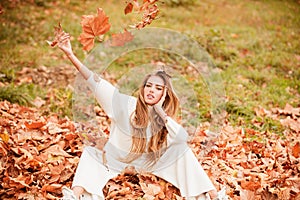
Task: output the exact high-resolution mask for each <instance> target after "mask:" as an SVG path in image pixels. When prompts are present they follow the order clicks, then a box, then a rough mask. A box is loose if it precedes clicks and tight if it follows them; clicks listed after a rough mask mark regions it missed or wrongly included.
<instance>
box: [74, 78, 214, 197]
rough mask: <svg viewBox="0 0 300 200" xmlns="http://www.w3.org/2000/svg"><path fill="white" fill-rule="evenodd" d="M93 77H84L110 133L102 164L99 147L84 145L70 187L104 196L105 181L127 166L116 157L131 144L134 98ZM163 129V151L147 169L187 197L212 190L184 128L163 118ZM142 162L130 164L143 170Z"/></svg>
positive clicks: (169, 119)
mask: <svg viewBox="0 0 300 200" xmlns="http://www.w3.org/2000/svg"><path fill="white" fill-rule="evenodd" d="M93 77H94V76H93V75H92V76H90V78H89V79H88V80H87V81H88V84H89V86H90V88H91V89H92V91H93V92H94V95H95V98H96V99H97V101H98V102H99V104H100V105H101V107H102V108H103V110H104V111H105V113H106V114H107V115H108V116H109V117H110V119H111V129H110V130H111V132H110V135H109V140H108V142H107V144H106V145H105V147H104V149H105V151H106V160H107V163H106V165H104V163H103V157H102V153H103V152H102V151H101V150H99V149H97V148H95V147H91V146H87V147H85V148H84V150H83V152H82V155H81V158H80V161H79V163H78V166H77V169H76V173H75V176H74V180H73V184H72V187H74V186H81V187H83V188H84V189H85V190H86V191H87V192H88V193H91V194H94V195H98V196H99V197H103V198H104V195H103V192H102V189H103V187H104V186H105V185H106V183H107V182H108V180H109V179H111V178H114V177H116V176H117V175H118V174H120V172H122V171H123V169H124V168H125V167H126V166H128V164H127V163H123V162H120V161H119V160H118V158H124V156H126V155H127V154H128V152H129V150H130V147H131V133H130V123H129V120H130V115H131V113H132V112H133V111H134V110H135V106H136V98H135V97H132V96H128V95H125V94H122V93H120V92H119V91H118V89H117V88H115V87H114V86H113V85H111V84H110V83H109V82H107V81H105V80H103V79H101V81H95V80H94V78H93ZM166 128H167V130H168V136H167V144H168V146H167V150H166V152H165V153H164V154H163V155H162V157H161V158H160V160H159V161H158V162H157V164H156V165H155V166H154V168H153V169H152V170H151V171H150V172H151V173H153V174H154V175H156V176H158V177H161V178H163V179H164V180H166V181H168V182H170V183H172V184H173V185H174V186H176V187H177V188H179V190H180V192H181V195H182V196H183V197H187V198H188V199H192V198H193V197H197V196H199V195H201V194H203V193H205V192H208V191H210V190H214V189H215V187H214V185H213V184H212V182H211V180H210V179H209V177H208V176H207V174H206V173H205V171H204V170H203V168H202V167H201V165H200V164H199V162H198V160H197V159H196V157H195V156H194V154H193V152H192V150H191V149H190V148H189V147H188V145H187V138H188V134H187V132H186V131H185V130H184V128H183V127H182V126H181V125H179V124H178V123H176V122H175V121H174V120H173V119H171V118H170V117H168V118H167V123H166ZM148 136H149V135H148ZM149 137H150V136H149ZM144 161H145V156H141V157H139V158H138V159H136V160H135V161H133V162H132V163H130V165H133V166H135V168H136V169H137V171H143V170H145V169H144V168H143V166H144V165H143V163H144Z"/></svg>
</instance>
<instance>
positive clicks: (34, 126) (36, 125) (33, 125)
mask: <svg viewBox="0 0 300 200" xmlns="http://www.w3.org/2000/svg"><path fill="white" fill-rule="evenodd" d="M24 124H25V126H26V128H29V129H39V128H41V127H43V126H44V125H45V123H44V122H30V123H28V122H24Z"/></svg>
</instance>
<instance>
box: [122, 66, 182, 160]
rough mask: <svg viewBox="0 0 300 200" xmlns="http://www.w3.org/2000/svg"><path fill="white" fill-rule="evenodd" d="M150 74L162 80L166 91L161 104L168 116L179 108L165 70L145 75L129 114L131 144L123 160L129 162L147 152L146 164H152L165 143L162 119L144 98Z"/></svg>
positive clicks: (165, 133) (174, 114) (166, 132)
mask: <svg viewBox="0 0 300 200" xmlns="http://www.w3.org/2000/svg"><path fill="white" fill-rule="evenodd" d="M151 76H158V77H160V78H161V79H162V80H163V81H164V85H165V89H166V88H167V93H166V97H165V101H164V103H163V105H162V107H163V109H164V111H165V112H166V114H167V115H168V116H169V117H172V118H173V117H175V116H176V114H177V111H178V108H179V100H178V98H177V96H176V94H175V92H174V90H173V86H172V83H171V77H170V76H169V75H168V74H167V73H166V72H165V71H161V70H160V71H157V72H156V73H154V74H149V75H147V76H146V77H145V79H144V81H143V83H142V85H141V86H140V88H139V93H138V97H137V105H136V110H135V111H134V112H133V113H132V115H131V120H130V124H131V129H132V145H131V149H130V152H129V154H128V155H127V157H126V158H125V161H126V162H128V163H130V162H132V161H133V160H135V159H137V158H138V157H140V156H141V155H142V154H143V153H147V161H146V163H145V164H146V165H148V166H153V165H154V164H155V163H156V162H157V161H158V159H159V158H160V157H161V156H162V154H163V152H164V149H165V148H163V147H166V145H167V134H168V131H167V129H166V127H165V124H164V122H163V120H162V119H161V118H160V117H159V115H158V114H157V113H156V112H155V111H154V110H150V112H149V110H148V109H149V108H148V105H147V104H146V102H145V100H144V87H145V85H146V83H147V81H148V79H149V78H150V77H151ZM149 122H150V130H151V138H150V141H149V143H148V148H147V151H146V147H147V139H146V138H147V136H146V130H147V127H148V124H149Z"/></svg>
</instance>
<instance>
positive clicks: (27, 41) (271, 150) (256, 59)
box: [0, 0, 300, 199]
mask: <svg viewBox="0 0 300 200" xmlns="http://www.w3.org/2000/svg"><path fill="white" fill-rule="evenodd" d="M163 2H164V3H159V4H158V5H159V9H160V13H159V18H158V19H156V20H154V21H153V22H152V24H151V25H149V27H160V28H168V29H172V30H176V31H178V32H180V33H183V34H186V35H188V36H189V37H191V38H192V39H194V40H196V41H197V42H198V43H199V44H200V45H201V46H202V47H203V48H204V49H205V50H206V51H207V52H208V53H209V54H210V55H211V58H212V60H213V61H214V63H215V66H216V68H217V69H218V70H219V72H220V75H221V77H222V79H223V81H224V88H225V93H226V108H225V111H226V120H225V122H224V127H223V130H222V131H221V132H220V133H218V135H219V137H218V139H214V140H213V141H209V140H207V138H208V135H206V132H205V125H207V124H209V122H210V120H211V118H210V117H211V115H210V111H209V106H208V104H209V102H206V101H205V100H204V101H203V99H206V97H207V95H209V94H205V88H203V87H205V86H203V84H202V86H201V84H198V85H197V84H195V90H196V91H198V93H199V101H200V102H201V101H203V102H202V104H201V105H200V108H199V112H200V113H201V119H199V120H200V121H201V122H203V126H202V127H201V128H200V130H199V131H198V133H197V135H196V136H195V137H194V138H193V139H192V140H191V142H190V145H191V146H192V147H193V150H194V152H195V154H196V156H197V157H198V158H199V162H201V163H202V165H203V166H204V169H205V170H206V171H207V172H208V174H209V175H210V177H211V179H212V180H213V182H214V183H215V185H216V187H217V188H218V189H221V187H222V186H226V188H227V194H228V195H229V196H230V198H232V199H272V198H274V199H299V198H300V196H299V192H300V186H299V185H300V178H299V173H300V166H299V163H300V162H299V156H300V143H299V136H298V134H299V133H300V119H299V118H300V101H299V99H300V81H299V80H300V42H299V41H300V15H299V13H300V2H299V1H297V0H287V1H279V0H266V1H258V0H245V1H238V0H230V1H213V0H203V1H192V0H190V1H189V0H166V1H163ZM125 6H126V2H125V1H120V0H106V1H100V0H98V1H88V0H86V1H70V0H66V1H50V0H46V1H41V0H24V1H17V0H9V1H3V2H1V3H0V46H1V47H0V100H1V107H0V109H1V119H0V136H1V139H0V155H1V158H0V160H1V163H0V180H1V183H0V198H1V199H3V198H5V199H9V198H11V199H14V198H16V197H18V198H19V199H22V198H23V199H30V198H33V199H34V198H35V197H37V196H38V197H39V198H48V199H51V198H55V197H57V196H60V195H61V192H60V188H61V187H62V185H70V183H71V180H72V175H73V173H74V170H75V167H76V164H77V162H78V157H79V156H80V153H81V150H82V142H81V140H80V138H78V134H77V132H76V130H75V128H74V124H73V122H72V117H73V116H72V93H73V87H72V84H73V81H74V77H75V69H74V68H73V67H72V65H71V63H70V62H69V61H68V60H67V59H66V57H65V55H64V54H62V52H60V51H59V50H58V49H57V48H51V47H49V45H48V44H47V42H46V40H51V39H53V36H54V34H53V27H54V26H57V24H58V23H59V22H60V23H61V24H62V26H63V28H64V30H65V31H67V32H69V33H70V34H71V35H72V36H73V37H72V45H73V50H74V52H75V54H76V55H77V56H78V57H79V58H80V59H81V60H84V59H85V58H86V56H87V55H88V52H85V51H83V50H82V46H81V44H80V43H79V42H78V40H77V38H78V36H79V35H80V33H81V26H80V21H81V16H82V15H87V14H92V13H95V12H96V9H97V8H98V7H101V8H103V10H104V11H105V13H106V14H107V15H108V16H109V21H110V23H111V24H112V27H111V31H110V33H109V34H112V33H116V32H121V31H123V29H124V28H126V27H125V25H128V24H132V23H134V22H135V21H136V19H137V18H138V17H139V16H137V15H134V14H131V15H125V14H124V8H125ZM109 34H108V36H107V37H109ZM142 59H143V58H142V57H137V56H130V55H128V56H125V57H123V58H122V59H119V60H117V61H116V65H117V64H118V62H119V63H122V67H124V68H126V67H127V68H130V67H132V66H134V65H136V64H139V63H140V62H141V61H142ZM155 59H157V60H155ZM154 60H155V61H158V60H159V61H161V62H164V63H167V64H173V65H176V64H178V63H176V62H178V61H177V60H176V58H175V61H174V57H172V56H170V55H166V56H165V57H163V58H161V57H160V58H159V59H158V58H157V57H156V58H154ZM180 64H181V66H182V68H186V67H188V66H187V65H188V64H187V63H180ZM186 75H187V76H188V74H186ZM108 78H111V79H117V78H118V76H117V74H113V73H111V74H110V76H109V77H108ZM197 87H198V88H197ZM101 117H102V118H101ZM99 119H100V120H101V119H102V120H104V121H105V119H106V118H105V116H103V115H101V114H100V116H99ZM102 126H103V128H104V129H105V130H106V131H107V132H108V130H107V129H108V128H107V123H105V122H103V123H102ZM62 141H63V142H62ZM207 144H210V147H211V148H210V151H209V152H205V154H202V152H203V149H205V146H206V145H207ZM45 163H46V164H47V165H46V166H44V164H45ZM62 172H64V173H63V174H62Z"/></svg>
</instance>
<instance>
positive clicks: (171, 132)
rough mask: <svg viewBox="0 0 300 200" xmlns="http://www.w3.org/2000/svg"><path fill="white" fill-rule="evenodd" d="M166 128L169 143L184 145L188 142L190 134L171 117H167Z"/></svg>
mask: <svg viewBox="0 0 300 200" xmlns="http://www.w3.org/2000/svg"><path fill="white" fill-rule="evenodd" d="M166 128H167V130H168V136H167V142H168V144H171V143H174V142H175V143H182V142H187V140H188V133H187V132H186V130H185V129H184V128H183V127H182V126H181V125H179V124H178V123H177V122H176V121H174V120H173V119H172V118H171V117H167V123H166Z"/></svg>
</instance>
